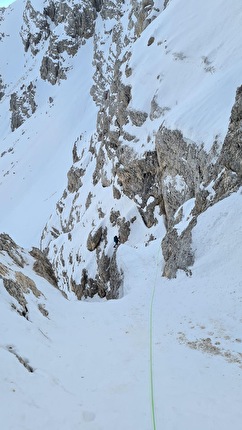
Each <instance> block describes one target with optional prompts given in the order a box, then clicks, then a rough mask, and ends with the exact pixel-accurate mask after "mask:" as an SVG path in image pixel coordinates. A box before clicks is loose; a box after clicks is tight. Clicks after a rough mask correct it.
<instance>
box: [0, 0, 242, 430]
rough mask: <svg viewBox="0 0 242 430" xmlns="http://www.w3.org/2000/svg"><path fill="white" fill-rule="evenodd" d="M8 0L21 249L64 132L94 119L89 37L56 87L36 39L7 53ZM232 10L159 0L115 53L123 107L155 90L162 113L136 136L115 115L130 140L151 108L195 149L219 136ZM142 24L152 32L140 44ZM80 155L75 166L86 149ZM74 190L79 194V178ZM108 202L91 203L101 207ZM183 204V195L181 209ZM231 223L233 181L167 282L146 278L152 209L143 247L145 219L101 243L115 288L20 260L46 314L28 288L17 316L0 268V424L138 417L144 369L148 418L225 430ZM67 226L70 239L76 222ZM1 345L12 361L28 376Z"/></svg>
mask: <svg viewBox="0 0 242 430" xmlns="http://www.w3.org/2000/svg"><path fill="white" fill-rule="evenodd" d="M39 3H40V4H42V3H41V2H39ZM127 3H129V2H127ZM156 3H157V5H158V3H159V2H156ZM24 4H25V2H24V1H22V0H17V1H16V2H15V3H14V4H13V5H11V6H10V7H9V8H8V9H6V11H5V12H4V17H5V19H4V21H2V22H1V23H0V24H1V32H4V33H6V34H9V31H10V30H9V29H10V28H11V36H9V37H8V36H6V37H5V39H4V40H5V43H4V44H3V43H0V56H1V58H2V59H4V58H8V60H9V62H8V64H7V63H6V62H5V61H2V62H1V75H2V77H3V81H4V83H5V84H6V85H7V87H6V94H7V95H6V96H5V97H4V98H3V99H2V100H1V104H0V137H1V141H0V145H1V150H0V153H1V154H2V156H1V158H0V174H1V179H0V197H1V203H2V205H1V218H0V231H1V232H3V231H5V232H6V233H9V234H10V235H11V236H12V237H13V239H14V240H16V241H17V242H18V243H19V244H20V245H22V246H26V247H31V246H32V245H38V244H39V240H40V236H41V232H42V229H43V227H44V225H45V223H46V222H47V220H48V218H49V216H50V215H51V214H52V213H53V212H54V209H55V204H56V201H57V200H58V199H59V198H60V196H61V194H62V192H63V189H64V188H65V186H66V173H67V171H68V169H69V167H70V166H71V164H72V154H71V151H72V147H73V143H74V142H75V140H76V139H78V138H79V137H80V135H81V134H83V135H84V136H87V137H88V136H91V134H92V133H93V132H94V130H95V126H96V113H97V108H96V106H95V104H94V103H93V101H92V99H91V97H90V94H89V91H90V87H91V85H92V75H93V72H94V70H93V65H92V56H93V42H92V39H89V40H88V41H87V43H86V44H85V45H84V46H82V48H81V49H80V50H79V52H78V53H77V55H76V56H75V57H74V58H73V59H72V60H71V61H70V63H71V64H70V66H71V67H70V70H69V71H68V78H67V80H65V81H62V82H60V84H58V85H56V86H51V85H50V84H48V83H47V82H43V81H41V79H40V77H39V73H38V70H39V67H40V61H41V55H42V54H43V52H44V49H45V47H44V46H43V52H42V53H41V52H40V53H39V54H38V55H37V56H36V57H35V58H34V57H32V56H31V55H30V54H29V53H25V54H24V53H23V45H22V42H21V40H20V38H19V31H20V26H21V22H22V21H21V16H22V13H23V7H24ZM126 7H127V5H126V6H124V9H125V8H126ZM157 7H158V6H157ZM125 10H126V9H125ZM127 11H128V8H127ZM127 13H128V12H127ZM127 13H126V14H125V13H124V17H123V24H125V20H126V19H127ZM241 18H242V7H241V1H240V0H233V2H228V1H225V0H213V2H211V1H208V0H200V1H198V0H187V1H186V2H185V6H184V1H182V0H171V1H170V2H169V4H168V7H167V8H166V10H165V11H164V12H160V14H158V16H157V18H156V19H155V20H154V21H153V22H152V23H151V24H150V25H149V26H148V27H147V28H146V30H145V31H144V32H143V34H142V35H141V37H140V38H138V39H137V41H136V43H135V44H134V46H133V48H132V57H131V60H130V67H132V70H133V73H132V75H131V76H130V78H127V79H125V83H128V84H131V85H132V101H131V103H132V108H134V109H137V110H143V111H145V112H147V113H149V112H150V103H151V100H152V98H153V97H154V96H155V98H156V101H157V103H158V104H159V106H160V107H161V108H162V109H163V114H162V116H161V117H160V118H159V119H155V120H151V119H150V118H148V119H147V120H146V123H145V128H142V135H141V129H138V128H137V127H134V126H132V127H131V126H130V125H128V126H127V131H128V132H130V133H131V134H133V133H134V134H135V135H137V136H138V137H139V139H140V140H139V142H137V143H135V146H134V149H135V151H137V152H142V151H144V145H146V148H147V149H150V148H149V145H152V139H151V141H150V143H149V144H147V142H146V138H147V136H148V135H149V136H152V135H153V132H154V131H155V130H156V129H157V127H159V126H160V123H161V121H163V120H164V121H165V125H166V126H167V127H171V128H179V129H181V130H182V131H183V133H184V136H185V137H186V138H188V139H191V140H194V141H196V142H197V143H198V144H200V143H201V144H202V143H203V144H204V146H205V148H206V149H209V148H210V147H211V144H212V142H213V140H214V138H215V136H219V139H220V140H221V141H222V140H223V138H224V136H225V133H226V130H227V126H228V122H229V115H230V111H231V107H232V105H233V102H234V96H235V91H236V88H237V86H238V85H240V84H241V66H242V64H241V61H242V59H241V58H242V57H241V37H240V34H241ZM151 36H153V37H154V38H155V41H154V42H153V43H152V44H151V45H150V46H147V43H148V40H149V38H150V37H151ZM103 49H105V46H104V48H103ZM7 52H14V55H13V56H9V55H7ZM15 64H18V68H16V67H14V65H15ZM30 80H32V81H34V83H35V85H36V88H37V94H38V100H37V105H38V107H37V110H36V112H35V114H34V115H33V116H31V117H30V118H29V119H28V120H27V121H26V122H25V123H24V124H23V125H22V126H21V127H20V128H19V129H17V130H16V131H15V132H14V133H11V131H10V123H9V121H10V120H9V118H10V117H9V96H8V95H9V94H11V93H12V92H13V91H18V90H19V88H20V87H21V85H22V84H23V83H26V84H27V85H28V83H29V81H30ZM144 85H145V86H146V87H147V88H148V90H147V91H144ZM49 97H52V98H53V103H50V102H49ZM134 129H135V131H134ZM144 130H146V133H144ZM85 139H86V140H88V138H85ZM85 139H84V141H85ZM130 145H133V143H130ZM5 151H6V152H5ZM87 163H88V165H89V166H90V169H91V161H90V162H89V161H88V160H87ZM84 187H86V188H87V193H88V184H85V185H84ZM97 192H98V193H99V194H98V198H99V199H100V200H105V198H106V197H105V196H106V194H105V192H106V191H105V189H103V188H102V187H101V186H100V187H98V189H97ZM102 193H103V194H102ZM190 203H191V202H190ZM110 205H111V202H109V201H107V202H106V206H105V207H107V210H108V208H109V207H110ZM129 209H130V211H131V212H132V211H133V210H134V206H132V204H131V203H130V208H129V205H128V202H127V205H126V206H125V211H128V210H129ZM190 209H191V205H189V202H188V204H187V206H185V207H184V217H185V216H186V217H187V216H188V215H189V213H190ZM67 210H68V208H67ZM241 220H242V194H241V190H240V191H239V192H237V193H234V194H233V195H231V196H230V197H228V198H226V199H224V200H223V201H221V202H219V203H217V204H216V205H215V206H213V207H211V208H209V209H208V210H207V211H206V212H205V213H203V214H202V215H201V216H200V217H199V218H198V223H197V225H196V227H195V228H194V232H193V248H194V250H195V257H196V259H195V264H194V266H193V267H192V268H191V270H192V276H190V277H188V276H186V275H185V274H184V273H183V272H179V273H178V276H177V278H176V279H174V280H166V279H165V278H163V277H161V273H162V269H163V259H162V253H161V247H160V244H161V239H162V237H163V236H164V227H163V221H162V220H160V223H159V226H158V227H157V229H156V230H155V231H154V237H155V239H154V240H153V241H151V242H149V243H148V244H146V245H147V246H145V245H144V242H143V243H142V241H139V237H140V234H142V235H143V236H144V235H145V234H146V231H144V232H143V231H142V232H141V233H140V230H139V229H137V230H135V229H133V230H132V233H131V236H130V240H129V241H128V242H127V243H126V244H124V245H121V246H119V248H118V250H117V261H118V263H119V266H120V268H122V270H123V272H124V288H123V296H122V298H120V299H119V300H116V301H114V300H110V301H106V300H100V299H98V298H94V299H93V300H91V301H89V300H86V301H76V300H75V298H74V297H73V296H72V297H69V299H68V300H67V299H65V298H64V297H63V296H62V294H61V293H60V292H59V291H58V290H56V289H54V288H53V287H51V286H50V285H49V284H48V283H47V282H46V281H44V280H43V279H42V278H40V277H38V276H37V275H35V274H34V272H33V271H32V269H31V265H32V262H31V261H29V273H28V271H27V272H25V273H26V274H29V277H30V278H32V279H33V280H34V281H35V282H36V285H37V287H38V288H39V289H40V290H41V291H42V293H43V294H44V299H43V300H44V302H45V305H46V309H47V310H48V311H49V317H48V318H46V317H44V316H43V315H42V314H41V313H40V312H39V310H38V308H37V302H36V299H35V297H34V296H32V295H31V294H30V295H29V296H28V309H29V321H27V320H26V319H25V318H23V317H21V316H20V315H19V314H17V313H16V312H15V311H14V310H13V308H12V307H11V304H12V303H13V302H14V300H13V298H12V297H10V296H9V295H8V293H7V292H6V290H5V289H4V287H3V281H2V280H0V324H1V330H0V332H1V336H0V386H1V389H0V422H1V428H2V429H4V430H40V429H41V430H43V428H44V429H46V430H67V429H68V430H69V429H71V430H77V429H78V430H80V429H81V430H113V429H114V428H115V429H116V430H124V429H125V430H135V429H139V430H148V429H151V428H153V427H152V414H151V375H150V366H152V369H153V378H154V381H153V382H154V407H155V419H156V428H157V430H159V429H162V430H175V429H176V430H177V429H179V430H217V429H219V430H228V429H233V430H240V429H241V422H242V408H241V400H242V315H241V305H242V266H241V255H242V222H241ZM84 221H85V220H84ZM185 222H186V218H184V219H183V220H182V225H181V227H182V228H184V225H185ZM83 232H84V237H85V240H86V236H87V234H88V231H86V230H85V229H83ZM77 233H78V232H77ZM110 234H111V233H110ZM143 236H142V237H143ZM75 246H77V243H75V240H74V241H73V247H75ZM1 257H2V254H1ZM13 269H14V267H13ZM16 270H18V269H17V268H16ZM153 292H154V302H153V308H152V310H153V314H152V315H153V318H152V321H151V322H150V312H151V303H152V294H153ZM151 331H152V334H153V337H152V341H151ZM9 348H10V349H9ZM11 348H12V350H13V351H16V353H18V355H19V356H21V357H23V358H24V359H27V360H28V362H29V365H31V366H32V367H33V369H34V372H33V373H30V372H28V370H27V369H26V368H25V367H24V366H23V365H22V364H21V363H20V362H19V361H18V360H17V358H16V356H15V355H14V354H13V353H11V352H10V350H11ZM150 348H152V352H153V361H152V362H151V359H150Z"/></svg>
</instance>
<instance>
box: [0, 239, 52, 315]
mask: <svg viewBox="0 0 242 430" xmlns="http://www.w3.org/2000/svg"><path fill="white" fill-rule="evenodd" d="M27 273H28V275H27ZM33 274H35V275H36V274H37V275H38V276H39V280H38V284H37V285H36V282H35V281H34V280H33V279H32V277H33ZM43 278H44V279H46V280H47V281H48V282H49V283H50V284H51V285H52V286H54V287H55V288H57V280H56V278H55V275H54V272H53V269H52V267H51V264H50V263H49V261H48V260H47V258H46V257H45V256H44V254H43V253H42V252H41V251H40V250H37V249H34V248H33V249H32V251H30V252H27V251H26V250H24V249H23V248H21V247H19V246H18V245H17V244H16V243H15V242H14V241H13V240H12V239H11V238H10V236H8V235H7V234H0V279H2V280H3V286H4V288H5V289H6V291H7V292H8V294H9V295H10V296H11V298H12V303H11V306H12V309H13V310H15V311H16V312H17V313H18V314H19V315H21V316H23V317H24V318H26V319H29V315H28V312H29V311H28V300H29V296H30V295H32V297H34V298H35V304H36V306H37V308H38V310H39V311H40V312H41V313H42V315H43V316H45V317H47V316H48V310H47V309H46V303H45V302H46V299H45V297H44V295H43V294H42V292H41V279H43Z"/></svg>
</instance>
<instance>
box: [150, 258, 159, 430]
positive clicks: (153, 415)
mask: <svg viewBox="0 0 242 430" xmlns="http://www.w3.org/2000/svg"><path fill="white" fill-rule="evenodd" d="M158 261H159V251H158V254H157V261H156V273H155V281H154V287H153V291H152V296H151V302H150V395H151V414H152V427H153V430H156V419H155V398H154V377H153V304H154V297H155V288H156V281H157V274H158Z"/></svg>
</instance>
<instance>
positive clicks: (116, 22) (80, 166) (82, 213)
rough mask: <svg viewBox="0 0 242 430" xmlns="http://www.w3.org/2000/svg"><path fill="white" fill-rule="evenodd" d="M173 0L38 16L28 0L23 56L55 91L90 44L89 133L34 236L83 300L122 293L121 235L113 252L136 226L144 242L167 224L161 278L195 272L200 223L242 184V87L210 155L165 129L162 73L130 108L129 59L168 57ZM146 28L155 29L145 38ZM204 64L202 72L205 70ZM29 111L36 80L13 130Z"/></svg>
mask: <svg viewBox="0 0 242 430" xmlns="http://www.w3.org/2000/svg"><path fill="white" fill-rule="evenodd" d="M170 3H172V1H170V2H169V1H164V2H160V1H155V0H142V1H138V0H130V1H129V2H124V1H121V0H120V1H117V2H112V1H109V0H107V1H102V0H100V1H99V0H85V1H83V2H81V3H79V2H75V1H71V0H68V1H67V0H66V1H61V2H58V1H55V2H54V1H46V2H45V3H44V5H43V8H42V10H37V8H36V7H35V6H34V4H33V3H31V1H29V0H28V1H27V3H26V7H25V11H24V15H23V20H24V21H23V26H22V29H21V38H22V42H23V46H24V50H25V52H26V53H27V52H31V54H32V56H34V57H36V58H38V64H39V65H40V67H39V74H40V77H41V79H42V80H44V81H47V82H48V83H50V84H51V85H52V86H54V85H60V84H61V80H63V79H68V73H69V70H70V69H71V67H72V66H71V59H72V58H73V57H75V55H76V54H77V52H79V50H81V49H82V47H83V46H84V45H85V44H86V42H87V40H89V39H90V38H91V39H92V41H93V57H92V66H93V76H92V86H91V88H90V97H92V99H93V104H94V105H95V109H96V112H97V116H96V128H95V129H94V130H91V131H90V130H89V131H86V130H80V136H79V137H78V138H77V139H76V141H75V142H73V165H72V166H71V168H70V170H69V172H68V173H67V185H66V189H65V190H64V192H63V195H62V197H61V199H60V200H59V201H58V202H57V205H56V212H55V213H53V214H52V216H51V218H50V220H49V221H48V222H47V224H46V226H45V228H44V231H43V234H42V238H41V249H42V251H43V252H44V254H45V255H46V256H47V257H48V259H49V260H50V261H51V264H52V267H53V270H54V273H55V276H56V278H57V282H58V284H59V286H60V287H61V288H62V289H63V290H64V291H66V292H67V293H68V292H69V291H73V292H74V293H75V294H76V296H77V297H78V298H79V299H81V298H82V297H83V296H84V297H87V296H90V297H92V296H93V295H95V294H99V296H101V297H107V298H117V297H119V296H120V294H121V292H122V281H123V276H124V274H123V268H122V263H121V261H120V260H119V248H114V247H113V237H114V236H115V235H118V236H119V241H120V242H119V243H120V245H122V244H124V243H129V241H130V240H131V238H132V234H133V232H134V231H136V230H137V229H138V230H140V237H141V241H143V242H144V243H145V244H146V245H147V246H148V245H149V242H150V241H151V240H152V238H154V234H156V235H157V231H159V229H160V230H161V231H162V228H163V224H165V227H166V234H165V237H162V236H161V237H160V241H161V248H162V252H163V256H164V260H165V265H164V267H163V269H162V273H163V275H164V276H167V277H169V278H171V277H175V276H176V273H177V270H184V271H185V272H186V273H187V274H188V275H191V273H192V272H191V270H192V264H193V262H194V250H193V245H192V229H193V227H194V226H195V224H196V220H197V217H198V216H199V214H201V213H202V212H203V211H205V210H206V209H207V208H208V207H209V206H211V205H213V204H215V203H216V202H218V201H219V200H220V199H222V198H224V197H226V196H228V195H229V194H230V193H231V192H233V191H235V190H237V189H238V187H239V186H241V173H242V168H241V155H242V154H241V121H242V109H241V106H242V104H241V88H239V89H238V90H237V94H236V99H235V104H234V106H233V109H232V112H231V117H230V123H229V126H228V131H227V135H226V137H225V140H224V141H223V139H222V140H221V139H220V137H219V136H215V137H214V138H213V144H212V145H211V147H210V148H206V147H205V146H204V144H203V143H201V141H196V140H192V139H191V138H189V137H188V136H187V135H186V131H184V130H183V129H178V128H175V127H173V128H172V127H169V124H168V123H166V121H165V120H166V114H167V113H169V111H170V110H171V108H170V107H169V106H168V105H166V104H164V105H162V104H161V103H160V101H159V97H158V86H159V83H161V82H162V80H163V78H164V76H163V75H162V74H159V71H158V70H157V77H156V81H155V84H154V85H153V82H152V85H153V86H152V85H151V86H150V88H151V89H150V94H149V100H150V102H149V104H145V103H143V102H142V101H140V103H139V106H138V105H137V103H136V102H135V103H133V99H134V95H135V98H136V100H137V91H136V90H135V87H134V85H133V84H132V83H133V75H134V73H137V72H135V71H134V70H133V67H134V66H133V64H135V62H136V63H137V62H138V60H136V59H133V57H134V54H133V47H134V46H135V44H136V42H137V41H138V40H143V39H144V46H145V48H144V49H145V50H147V49H153V48H154V45H157V46H160V47H161V48H162V49H163V51H164V52H163V51H162V52H163V54H162V55H164V56H168V55H169V53H170V48H169V43H168V42H167V40H160V39H156V33H157V31H156V30H155V27H152V25H153V23H154V22H155V20H156V19H157V18H158V17H159V16H160V15H161V14H162V13H164V10H165V9H166V11H167V10H168V9H169V5H170ZM166 11H165V12H166ZM149 27H150V28H152V29H154V30H152V31H150V32H146V29H148V28H149ZM142 38H143V39H142ZM186 58H187V57H186V55H185V54H184V53H183V52H180V51H177V52H173V53H172V59H173V61H176V62H181V61H184V60H185V59H186ZM204 58H205V57H204ZM206 58H207V57H206ZM205 63H206V64H207V65H210V61H209V60H208V59H206V61H205V60H204V61H203V66H202V67H204V64H205ZM211 67H212V66H211V65H210V69H209V70H208V68H207V69H206V71H205V72H206V73H211V74H212V72H213V69H212V68H211ZM139 76H140V75H139ZM137 79H138V77H137ZM144 91H146V88H145V82H144ZM2 94H4V87H3V82H2V81H1V80H0V96H1V95H2ZM140 99H142V97H140ZM175 104H177V102H176V103H175ZM36 108H37V101H36V91H35V85H34V84H33V83H32V82H29V84H28V86H27V87H26V86H23V87H22V88H21V93H20V92H18V94H16V93H12V95H11V99H10V110H11V112H12V122H11V125H12V130H15V129H16V128H18V127H19V126H21V124H23V123H24V121H25V120H26V118H28V117H30V116H31V115H32V114H33V113H34V112H35V111H36ZM154 232H156V233H154ZM131 242H132V240H131ZM131 242H130V243H131Z"/></svg>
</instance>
